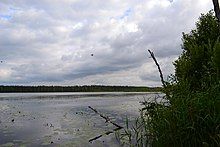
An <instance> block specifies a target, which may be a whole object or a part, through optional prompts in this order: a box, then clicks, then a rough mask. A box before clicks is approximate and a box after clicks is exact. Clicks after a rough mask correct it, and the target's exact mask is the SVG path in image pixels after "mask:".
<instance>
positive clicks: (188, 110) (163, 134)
mask: <svg viewBox="0 0 220 147" xmlns="http://www.w3.org/2000/svg"><path fill="white" fill-rule="evenodd" d="M219 27H220V26H219V24H218V21H217V19H216V18H215V17H214V15H213V13H212V12H211V11H210V12H209V13H207V14H206V15H202V16H201V17H200V18H199V21H198V22H197V23H196V29H195V30H192V31H191V32H190V33H189V34H183V45H182V48H183V53H182V54H181V55H180V57H179V59H178V60H177V61H175V62H174V65H175V75H173V76H170V81H168V82H167V83H166V86H165V87H164V90H165V93H166V94H167V93H169V94H170V95H169V96H166V97H164V99H163V100H164V101H158V99H156V100H154V101H146V102H144V103H143V104H144V105H145V107H144V108H143V110H142V111H141V117H140V118H138V119H139V122H140V121H141V120H144V121H142V123H141V124H139V125H134V126H133V127H131V128H127V129H125V130H124V131H125V132H128V133H127V134H128V135H127V136H130V137H132V136H135V134H138V133H140V132H144V133H145V134H142V135H143V136H144V137H143V138H144V139H145V140H147V141H145V142H143V141H141V142H140V141H139V140H143V138H142V139H139V140H137V139H135V137H133V138H131V139H130V141H127V143H128V144H129V146H220V75H219V74H220V72H219V70H220V40H219V37H220V32H219V30H220V29H219ZM143 118H144V119H143ZM140 126H142V127H140ZM134 128H135V129H134ZM137 128H139V129H138V131H134V130H137ZM140 128H141V129H140ZM132 130H133V131H132ZM143 130H144V131H143ZM119 136H120V135H119ZM123 138H125V137H124V136H123V137H122V139H121V141H122V142H123ZM132 140H134V141H132ZM125 142H126V141H125ZM134 143H135V144H134Z"/></svg>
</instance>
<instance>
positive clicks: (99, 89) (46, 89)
mask: <svg viewBox="0 0 220 147" xmlns="http://www.w3.org/2000/svg"><path fill="white" fill-rule="evenodd" d="M161 90H162V89H161V87H135V86H103V85H91V86H88V85H84V86H3V85H0V93H4V92H5V93H9V92H158V91H161Z"/></svg>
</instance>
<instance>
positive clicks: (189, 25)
mask: <svg viewBox="0 0 220 147" xmlns="http://www.w3.org/2000/svg"><path fill="white" fill-rule="evenodd" d="M212 8H213V6H212V1H211V0H120V1H119V0H105V1H104V0H1V1H0V61H1V62H0V85H131V86H161V82H160V78H159V73H158V70H157V67H156V66H155V64H154V62H153V60H152V58H150V55H149V53H148V51H147V50H148V49H150V50H151V51H153V52H154V54H155V56H156V58H157V60H158V62H159V64H160V66H161V69H162V71H163V74H164V76H165V79H166V78H167V76H168V75H169V74H172V73H174V66H173V62H174V61H175V60H176V59H177V58H178V56H179V55H180V54H181V52H182V49H181V37H182V32H185V33H189V32H190V30H191V29H193V28H195V22H196V21H197V20H198V17H199V16H200V14H201V13H207V12H208V11H209V10H211V9H212Z"/></svg>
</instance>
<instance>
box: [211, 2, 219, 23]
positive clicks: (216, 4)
mask: <svg viewBox="0 0 220 147" xmlns="http://www.w3.org/2000/svg"><path fill="white" fill-rule="evenodd" d="M212 2H213V5H214V11H215V16H216V17H217V19H218V22H219V23H220V8H219V2H218V0H212Z"/></svg>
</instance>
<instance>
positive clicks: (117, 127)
mask: <svg viewBox="0 0 220 147" xmlns="http://www.w3.org/2000/svg"><path fill="white" fill-rule="evenodd" d="M88 107H89V108H90V109H91V110H93V111H94V112H95V113H96V114H98V115H99V116H100V117H102V118H103V119H105V122H108V123H111V124H112V125H114V126H116V128H115V129H113V130H112V131H108V132H106V133H104V134H102V135H99V136H96V137H94V138H92V139H90V140H89V142H92V141H94V140H97V139H99V138H101V137H102V136H104V135H110V134H112V133H114V132H116V131H118V130H121V129H122V128H124V127H122V126H120V125H118V124H116V123H115V122H112V121H111V120H110V118H109V117H108V116H104V115H103V114H101V113H99V112H98V111H97V110H96V109H95V108H92V107H91V106H88Z"/></svg>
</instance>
